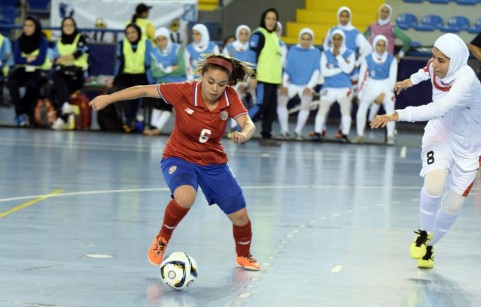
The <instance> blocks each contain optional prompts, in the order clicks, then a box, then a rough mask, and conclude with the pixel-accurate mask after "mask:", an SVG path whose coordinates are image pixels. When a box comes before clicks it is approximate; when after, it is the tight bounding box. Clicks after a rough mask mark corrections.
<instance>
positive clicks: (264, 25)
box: [261, 8, 279, 32]
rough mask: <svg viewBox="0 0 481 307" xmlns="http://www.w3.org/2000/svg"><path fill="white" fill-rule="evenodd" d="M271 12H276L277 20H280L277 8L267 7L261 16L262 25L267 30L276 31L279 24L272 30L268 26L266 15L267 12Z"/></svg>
mask: <svg viewBox="0 0 481 307" xmlns="http://www.w3.org/2000/svg"><path fill="white" fill-rule="evenodd" d="M269 12H274V13H275V14H276V19H277V21H279V13H277V11H276V9H275V8H270V9H267V10H265V11H264V13H262V16H261V27H262V28H264V29H266V30H267V32H274V31H275V30H276V29H277V24H276V26H275V27H274V29H273V30H272V31H269V29H267V27H266V16H267V13H269Z"/></svg>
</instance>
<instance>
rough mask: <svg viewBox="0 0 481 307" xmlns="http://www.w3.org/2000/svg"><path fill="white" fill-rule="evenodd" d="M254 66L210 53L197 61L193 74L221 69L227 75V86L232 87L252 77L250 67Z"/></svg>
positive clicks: (252, 71) (252, 72)
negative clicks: (211, 69)
mask: <svg viewBox="0 0 481 307" xmlns="http://www.w3.org/2000/svg"><path fill="white" fill-rule="evenodd" d="M254 66H255V65H254V64H252V63H248V62H244V61H240V60H238V59H236V58H232V57H229V56H226V55H223V54H215V53H211V54H209V55H203V59H202V60H200V61H199V63H198V66H197V69H196V71H195V72H196V73H197V74H199V75H202V74H203V73H205V72H206V71H208V70H209V69H210V68H213V69H221V70H223V71H225V72H226V73H227V74H228V75H229V80H228V81H227V85H230V86H234V85H236V84H237V83H239V82H244V81H246V80H247V79H248V78H249V77H253V76H254V74H255V73H254V70H253V69H252V68H251V67H254Z"/></svg>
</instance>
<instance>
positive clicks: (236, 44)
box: [223, 25, 256, 132]
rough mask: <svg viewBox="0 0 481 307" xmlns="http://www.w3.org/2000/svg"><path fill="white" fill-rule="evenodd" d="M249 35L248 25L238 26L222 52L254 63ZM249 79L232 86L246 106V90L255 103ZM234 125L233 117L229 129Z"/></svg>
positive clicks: (235, 125) (247, 104)
mask: <svg viewBox="0 0 481 307" xmlns="http://www.w3.org/2000/svg"><path fill="white" fill-rule="evenodd" d="M250 36H251V29H250V28H249V27H248V26H246V25H240V26H238V27H237V29H236V31H235V40H234V41H233V42H232V43H230V44H228V45H227V46H226V47H225V48H224V50H223V53H224V54H225V55H227V56H230V57H233V58H236V59H238V60H240V61H243V62H246V63H255V62H256V54H255V53H254V51H252V50H251V49H250V48H249V39H250ZM252 68H254V67H252ZM251 80H252V78H250V77H249V78H248V79H247V80H246V81H245V82H239V83H237V84H236V86H235V88H234V89H235V90H236V91H237V94H239V97H240V99H241V101H242V102H243V103H244V106H245V107H246V108H249V103H248V102H246V99H247V98H246V97H247V92H249V96H250V99H249V101H250V102H252V103H256V101H255V92H256V89H255V86H250V83H251ZM236 127H237V122H236V121H235V120H234V119H231V130H234V129H235V128H236ZM231 132H232V131H231Z"/></svg>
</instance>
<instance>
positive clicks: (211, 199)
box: [160, 157, 246, 214]
mask: <svg viewBox="0 0 481 307" xmlns="http://www.w3.org/2000/svg"><path fill="white" fill-rule="evenodd" d="M160 167H161V169H162V174H163V175H164V179H165V182H167V185H168V186H169V189H170V192H171V193H172V194H174V191H175V189H177V188H178V187H180V186H182V185H190V186H192V187H193V188H194V189H195V190H196V191H197V188H198V187H199V186H200V188H201V189H202V192H203V193H204V195H205V198H206V199H207V202H208V203H209V205H213V204H217V205H218V206H219V207H220V208H221V209H222V211H224V213H225V214H231V213H234V212H237V211H239V210H241V209H243V208H245V207H246V200H245V198H244V194H243V193H242V189H241V187H240V185H239V183H238V182H237V180H236V179H235V177H234V174H232V171H231V170H230V168H229V165H228V164H227V163H225V164H211V165H206V166H200V165H198V164H195V163H191V162H187V161H185V160H184V159H180V158H175V157H172V158H165V159H162V161H161V162H160Z"/></svg>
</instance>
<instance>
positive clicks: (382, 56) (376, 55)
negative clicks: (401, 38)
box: [372, 34, 388, 63]
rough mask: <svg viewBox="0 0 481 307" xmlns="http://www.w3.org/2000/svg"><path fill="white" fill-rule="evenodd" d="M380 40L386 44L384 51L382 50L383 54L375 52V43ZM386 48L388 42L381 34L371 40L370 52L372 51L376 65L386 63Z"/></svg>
mask: <svg viewBox="0 0 481 307" xmlns="http://www.w3.org/2000/svg"><path fill="white" fill-rule="evenodd" d="M380 40H383V41H384V42H386V50H384V52H383V53H379V52H377V50H376V45H377V42H378V41H380ZM387 46H388V42H387V37H386V36H384V35H382V34H379V35H376V36H375V37H374V39H373V40H372V50H374V51H373V55H374V57H373V59H374V61H376V62H377V63H384V62H385V61H386V59H387Z"/></svg>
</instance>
